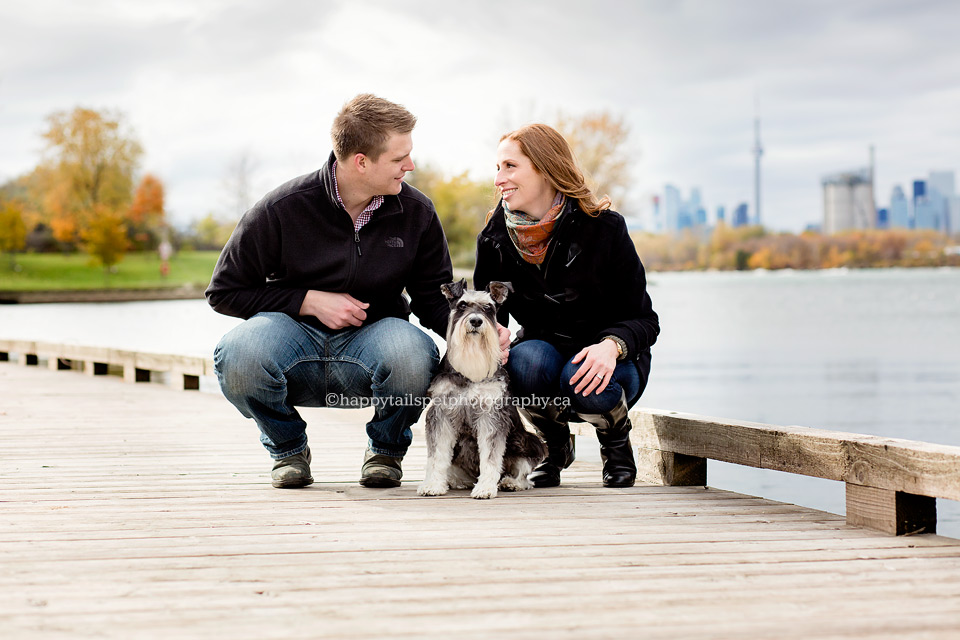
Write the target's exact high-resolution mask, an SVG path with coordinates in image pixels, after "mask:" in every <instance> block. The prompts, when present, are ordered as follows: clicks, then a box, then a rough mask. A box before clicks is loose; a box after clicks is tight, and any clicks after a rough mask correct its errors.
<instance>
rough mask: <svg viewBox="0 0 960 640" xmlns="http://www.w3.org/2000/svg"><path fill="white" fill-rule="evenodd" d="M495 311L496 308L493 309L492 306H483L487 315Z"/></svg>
mask: <svg viewBox="0 0 960 640" xmlns="http://www.w3.org/2000/svg"><path fill="white" fill-rule="evenodd" d="M495 309H496V307H494V306H493V305H492V304H485V305H483V310H484V311H486V312H488V313H493V311H494V310H495Z"/></svg>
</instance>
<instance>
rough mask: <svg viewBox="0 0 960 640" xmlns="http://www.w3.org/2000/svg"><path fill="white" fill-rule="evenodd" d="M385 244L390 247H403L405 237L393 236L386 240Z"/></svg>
mask: <svg viewBox="0 0 960 640" xmlns="http://www.w3.org/2000/svg"><path fill="white" fill-rule="evenodd" d="M383 244H385V245H387V246H388V247H393V248H394V249H400V248H402V247H403V238H398V237H396V236H391V237H389V238H387V239H386V240H384V241H383Z"/></svg>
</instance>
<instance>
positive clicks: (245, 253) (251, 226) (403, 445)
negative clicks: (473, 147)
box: [206, 94, 452, 488]
mask: <svg viewBox="0 0 960 640" xmlns="http://www.w3.org/2000/svg"><path fill="white" fill-rule="evenodd" d="M415 124H416V118H415V117H414V116H413V115H412V114H411V113H410V112H409V111H407V110H406V109H404V108H403V107H402V106H400V105H397V104H394V103H392V102H388V101H387V100H383V99H382V98H378V97H376V96H373V95H370V94H363V95H359V96H357V97H356V98H354V99H353V100H351V101H350V102H348V103H347V104H345V105H344V106H343V108H342V109H341V111H340V113H339V114H338V115H337V117H336V119H335V120H334V122H333V127H332V130H331V134H332V138H333V153H331V155H330V158H329V159H328V160H327V163H326V165H324V167H323V168H322V169H320V170H319V171H315V172H313V173H310V174H307V175H305V176H301V177H299V178H295V179H293V180H291V181H290V182H287V183H286V184H284V185H282V186H280V187H279V188H277V189H275V190H274V191H272V192H270V193H269V194H267V195H266V196H265V197H264V198H263V199H262V200H261V201H260V202H258V203H257V204H256V205H254V206H253V208H252V209H250V211H248V212H247V213H246V214H245V215H244V216H243V218H241V220H240V223H239V224H238V225H237V228H236V230H235V231H234V232H233V235H232V236H231V237H230V240H229V241H228V242H227V244H226V246H225V247H224V249H223V252H222V253H221V254H220V259H219V260H218V262H217V266H216V269H215V270H214V273H213V278H212V279H211V281H210V286H209V287H208V288H207V291H206V296H207V301H208V302H209V303H210V305H211V306H212V307H213V308H214V309H215V310H216V311H218V312H220V313H223V314H226V315H231V316H238V317H241V318H245V319H246V322H244V323H243V324H241V325H239V326H238V327H236V328H235V329H233V330H232V331H230V332H229V333H228V334H227V335H226V336H224V337H223V339H222V340H221V341H220V344H219V345H218V346H217V349H216V352H215V355H214V362H215V365H216V367H215V368H216V372H217V377H218V379H219V381H220V388H221V389H222V390H223V393H224V395H225V396H226V397H227V399H228V400H230V402H232V403H233V404H234V406H236V407H237V409H239V410H240V413H242V414H243V415H244V416H246V417H248V418H253V419H254V420H255V421H256V423H257V426H258V427H259V428H260V441H261V442H262V443H263V445H264V447H266V449H267V451H268V452H269V453H270V455H271V456H272V457H273V458H274V460H275V464H274V466H273V470H272V472H271V479H272V483H273V486H275V487H285V488H294V487H304V486H307V485H309V484H311V483H312V482H313V477H312V476H311V472H310V459H311V456H310V448H309V447H308V445H307V436H306V423H305V422H304V421H303V419H302V418H301V417H300V415H299V413H298V412H297V410H296V409H295V405H296V406H311V407H324V406H338V405H340V406H344V405H347V406H364V405H366V406H369V405H370V404H372V405H373V406H374V408H375V412H374V415H373V419H372V420H370V422H368V423H367V436H368V438H369V442H368V446H367V451H366V453H365V455H364V461H363V466H362V468H361V474H360V484H361V485H363V486H365V487H396V486H399V485H400V479H401V477H402V475H403V472H402V470H401V465H400V462H401V459H402V458H403V456H404V454H405V453H406V451H407V447H408V446H409V444H410V441H411V439H412V433H411V429H410V427H411V425H412V424H414V423H415V422H416V421H417V419H418V418H419V416H420V413H421V411H422V409H423V402H422V399H423V397H424V395H425V392H426V389H427V386H428V384H429V382H430V378H431V376H432V374H433V372H434V370H435V368H436V366H437V364H438V362H439V357H438V352H437V347H436V344H435V343H434V341H433V340H432V339H431V338H430V337H429V336H427V335H426V334H425V333H424V332H423V331H421V330H420V329H418V328H416V327H415V326H414V325H412V324H410V323H409V322H407V318H408V317H409V314H410V311H411V310H412V311H413V313H414V314H415V315H416V316H417V318H418V319H419V320H420V322H421V324H422V325H423V326H425V327H428V328H430V329H432V330H433V331H435V332H437V333H438V334H439V335H441V336H444V335H445V334H446V325H447V315H448V312H449V307H448V306H447V302H446V300H445V299H444V297H443V295H442V293H441V291H440V285H442V284H445V283H448V282H450V281H451V280H452V269H451V265H450V256H449V253H448V250H447V244H446V240H445V238H444V235H443V231H442V229H441V227H440V220H439V219H438V217H437V213H436V211H435V210H434V207H433V203H432V202H430V200H429V199H428V198H427V197H426V196H424V195H423V194H422V193H420V192H419V191H417V190H416V189H414V188H413V187H411V186H409V185H407V184H405V183H404V181H403V179H404V176H405V175H406V173H407V172H409V171H413V169H414V164H413V160H412V159H411V157H410V152H411V150H412V148H413V143H412V140H411V132H412V131H413V128H414V125H415ZM404 289H406V291H407V293H408V294H409V296H410V302H409V304H408V302H407V299H406V298H405V297H404V295H403V293H402V292H403V290H404Z"/></svg>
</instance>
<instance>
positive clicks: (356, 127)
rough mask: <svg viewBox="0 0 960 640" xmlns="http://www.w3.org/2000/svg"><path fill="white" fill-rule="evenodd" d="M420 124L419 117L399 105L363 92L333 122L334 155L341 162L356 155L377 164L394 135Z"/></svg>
mask: <svg viewBox="0 0 960 640" xmlns="http://www.w3.org/2000/svg"><path fill="white" fill-rule="evenodd" d="M416 124H417V118H416V116H414V115H413V114H412V113H410V112H409V111H407V110H406V109H405V108H403V107H402V106H400V105H399V104H395V103H393V102H390V101H389V100H384V99H383V98H378V97H377V96H375V95H373V94H372V93H361V94H360V95H358V96H357V97H356V98H354V99H353V100H351V101H350V102H348V103H346V104H345V105H343V108H341V109H340V113H338V114H337V117H336V118H334V119H333V127H332V128H331V129H330V137H331V138H332V139H333V153H334V155H335V156H336V157H337V160H339V161H345V160H346V159H347V158H349V157H350V156H352V155H354V154H356V153H362V154H364V155H365V156H368V157H369V158H370V159H371V160H374V161H376V160H377V159H378V158H379V157H380V154H382V153H383V152H384V151H386V149H387V140H389V139H390V136H391V135H392V134H395V133H399V134H407V133H410V132H411V131H413V128H414V126H416Z"/></svg>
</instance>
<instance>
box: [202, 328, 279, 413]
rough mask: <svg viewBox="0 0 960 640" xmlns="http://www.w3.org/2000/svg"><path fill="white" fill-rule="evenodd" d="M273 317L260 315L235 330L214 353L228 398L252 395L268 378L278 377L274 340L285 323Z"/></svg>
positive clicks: (231, 331)
mask: <svg viewBox="0 0 960 640" xmlns="http://www.w3.org/2000/svg"><path fill="white" fill-rule="evenodd" d="M271 315H274V314H260V315H257V316H254V317H253V318H250V319H249V320H246V321H245V322H243V323H242V324H240V325H238V326H236V327H234V328H233V329H231V330H230V331H229V332H227V334H226V335H224V336H223V338H222V339H221V340H220V343H219V344H218V345H217V347H216V349H215V350H214V353H213V364H214V371H215V372H216V374H217V379H218V380H219V381H220V388H221V390H222V391H223V393H224V395H226V396H227V397H228V398H231V397H235V396H237V395H249V393H250V391H251V390H252V389H256V388H258V387H260V386H262V384H263V380H262V379H263V378H264V377H275V376H276V374H277V371H278V368H279V367H278V365H277V349H276V341H275V340H273V339H270V338H271V337H274V336H275V335H276V334H277V333H278V326H277V325H278V323H281V324H282V323H283V320H282V319H280V318H271V317H269V316H271ZM276 315H284V314H276ZM284 317H285V318H287V319H288V320H290V321H292V319H290V318H289V317H288V316H284Z"/></svg>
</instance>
